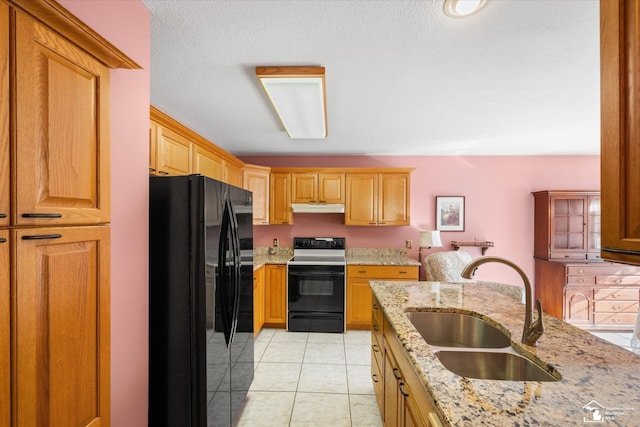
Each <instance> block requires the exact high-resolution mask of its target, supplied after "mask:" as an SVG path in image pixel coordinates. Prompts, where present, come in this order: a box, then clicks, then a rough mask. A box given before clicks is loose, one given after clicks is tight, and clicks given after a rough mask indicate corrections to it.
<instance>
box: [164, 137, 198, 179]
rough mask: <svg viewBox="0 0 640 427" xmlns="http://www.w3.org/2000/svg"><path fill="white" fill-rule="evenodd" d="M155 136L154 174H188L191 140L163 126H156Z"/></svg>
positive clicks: (189, 169)
mask: <svg viewBox="0 0 640 427" xmlns="http://www.w3.org/2000/svg"><path fill="white" fill-rule="evenodd" d="M156 137H157V139H156V175H189V174H190V173H191V164H192V160H193V159H192V156H193V154H192V144H191V141H189V140H188V139H186V138H185V137H183V136H182V135H180V134H178V133H176V132H174V131H172V130H170V129H167V128H165V127H163V126H158V130H157V134H156Z"/></svg>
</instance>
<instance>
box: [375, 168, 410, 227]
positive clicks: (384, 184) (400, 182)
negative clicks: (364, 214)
mask: <svg viewBox="0 0 640 427" xmlns="http://www.w3.org/2000/svg"><path fill="white" fill-rule="evenodd" d="M379 185H380V187H379V188H380V194H379V196H378V224H380V225H409V222H410V220H409V200H408V198H409V191H410V190H409V175H408V174H389V173H383V174H380V184H379Z"/></svg>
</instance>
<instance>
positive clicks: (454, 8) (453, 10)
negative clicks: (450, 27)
mask: <svg viewBox="0 0 640 427" xmlns="http://www.w3.org/2000/svg"><path fill="white" fill-rule="evenodd" d="M486 2H487V0H445V1H444V13H445V14H446V15H447V16H450V17H452V18H461V17H463V16H469V15H471V14H474V13H476V12H477V11H479V10H480V9H482V7H483V6H484V5H485V3H486Z"/></svg>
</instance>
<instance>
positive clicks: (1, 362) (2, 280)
mask: <svg viewBox="0 0 640 427" xmlns="http://www.w3.org/2000/svg"><path fill="white" fill-rule="evenodd" d="M2 8H3V5H1V4H0V15H2V10H1V9H2ZM9 271H10V270H9V230H0V426H8V425H9V416H10V414H11V412H10V403H11V397H10V396H11V389H10V386H11V384H10V378H11V373H10V368H11V364H10V358H9V355H10V353H9V351H10V338H9V337H10V332H11V331H10V328H9V326H10V325H11V322H10V321H9V313H10V312H11V311H10V310H11V307H10V303H11V293H10V289H9Z"/></svg>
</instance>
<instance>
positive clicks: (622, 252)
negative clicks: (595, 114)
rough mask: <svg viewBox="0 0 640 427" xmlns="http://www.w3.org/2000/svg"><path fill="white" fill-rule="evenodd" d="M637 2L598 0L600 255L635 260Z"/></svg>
mask: <svg viewBox="0 0 640 427" xmlns="http://www.w3.org/2000/svg"><path fill="white" fill-rule="evenodd" d="M639 33H640V3H638V2H637V1H604V0H602V1H600V64H601V68H600V71H601V72H600V78H601V98H600V99H601V108H600V110H601V117H602V120H601V123H602V125H601V128H602V143H601V148H600V153H601V156H600V164H601V186H600V190H601V192H602V257H603V258H606V259H609V260H612V261H620V262H626V263H632V264H638V265H640V191H638V188H640V167H638V165H640V108H638V105H639V103H640V78H639V77H640V38H639V37H638V34H639Z"/></svg>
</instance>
